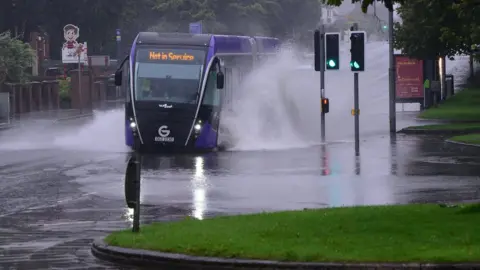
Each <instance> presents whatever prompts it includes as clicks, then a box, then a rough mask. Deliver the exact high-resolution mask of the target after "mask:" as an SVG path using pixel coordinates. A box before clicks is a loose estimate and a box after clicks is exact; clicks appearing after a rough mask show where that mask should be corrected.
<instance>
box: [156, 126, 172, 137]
mask: <svg viewBox="0 0 480 270" xmlns="http://www.w3.org/2000/svg"><path fill="white" fill-rule="evenodd" d="M158 135H160V137H162V138H165V137H168V135H170V130H169V129H168V126H161V127H159V128H158Z"/></svg>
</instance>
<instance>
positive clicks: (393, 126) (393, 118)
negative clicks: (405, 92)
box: [388, 10, 397, 133]
mask: <svg viewBox="0 0 480 270" xmlns="http://www.w3.org/2000/svg"><path fill="white" fill-rule="evenodd" d="M388 27H389V28H388V51H389V56H390V61H389V62H390V63H389V65H390V67H389V69H388V78H389V80H388V81H389V87H388V93H389V95H388V96H389V106H388V107H389V110H388V116H389V120H390V121H389V122H390V133H395V132H397V115H396V113H397V112H396V103H395V62H394V61H395V59H394V50H393V10H391V11H389V14H388Z"/></svg>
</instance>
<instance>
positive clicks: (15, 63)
mask: <svg viewBox="0 0 480 270" xmlns="http://www.w3.org/2000/svg"><path fill="white" fill-rule="evenodd" d="M34 56H35V53H34V51H33V50H32V48H30V45H29V44H26V43H24V42H22V41H21V40H19V39H17V38H13V37H11V35H10V33H8V32H6V33H3V34H0V73H3V74H4V76H0V78H1V77H4V78H5V79H6V81H10V82H24V81H26V80H27V79H28V73H27V71H26V70H27V68H28V67H31V66H32V61H33V57H34Z"/></svg>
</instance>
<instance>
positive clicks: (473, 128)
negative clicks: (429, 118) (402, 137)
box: [407, 123, 480, 131]
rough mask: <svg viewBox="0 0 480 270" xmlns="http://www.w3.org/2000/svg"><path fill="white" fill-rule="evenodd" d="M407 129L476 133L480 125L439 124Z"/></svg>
mask: <svg viewBox="0 0 480 270" xmlns="http://www.w3.org/2000/svg"><path fill="white" fill-rule="evenodd" d="M407 129H414V130H420V129H421V130H447V131H450V130H462V131H476V130H480V123H454V124H439V125H423V126H411V127H408V128H407Z"/></svg>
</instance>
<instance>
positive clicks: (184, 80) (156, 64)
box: [135, 48, 206, 104]
mask: <svg viewBox="0 0 480 270" xmlns="http://www.w3.org/2000/svg"><path fill="white" fill-rule="evenodd" d="M205 54H206V52H205V50H201V49H178V48H177V49H163V48H141V49H139V50H138V51H137V55H136V63H135V99H136V100H137V101H160V102H173V103H186V104H195V103H196V101H197V90H198V86H199V84H200V80H201V77H202V73H203V65H204V61H205Z"/></svg>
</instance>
